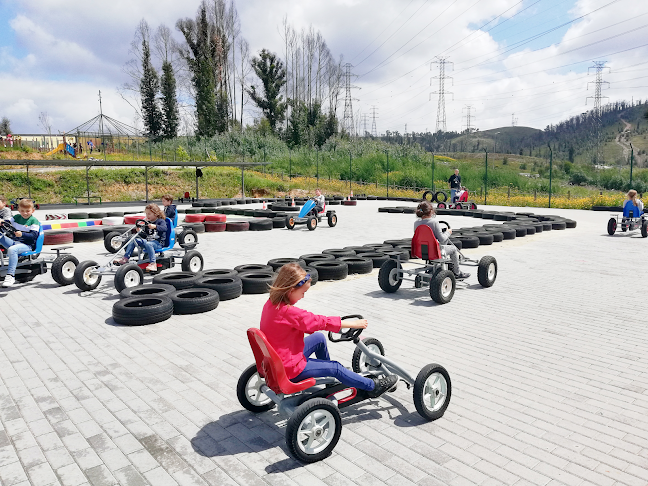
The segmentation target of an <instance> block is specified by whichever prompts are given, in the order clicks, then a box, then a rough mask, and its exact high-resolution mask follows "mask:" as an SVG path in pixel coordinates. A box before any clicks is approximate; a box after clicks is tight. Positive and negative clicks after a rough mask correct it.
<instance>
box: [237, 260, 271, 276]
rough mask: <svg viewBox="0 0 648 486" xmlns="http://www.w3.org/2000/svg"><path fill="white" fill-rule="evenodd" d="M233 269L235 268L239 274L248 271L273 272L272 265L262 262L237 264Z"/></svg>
mask: <svg viewBox="0 0 648 486" xmlns="http://www.w3.org/2000/svg"><path fill="white" fill-rule="evenodd" d="M234 270H236V271H237V272H238V273H239V274H241V273H250V272H274V270H273V268H272V266H270V265H264V264H263V263H250V264H246V265H239V266H238V267H234Z"/></svg>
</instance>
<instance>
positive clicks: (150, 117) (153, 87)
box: [140, 37, 162, 139]
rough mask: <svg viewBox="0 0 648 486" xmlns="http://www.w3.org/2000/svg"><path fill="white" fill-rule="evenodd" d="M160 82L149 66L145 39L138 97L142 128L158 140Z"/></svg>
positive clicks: (148, 51)
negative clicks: (140, 102)
mask: <svg viewBox="0 0 648 486" xmlns="http://www.w3.org/2000/svg"><path fill="white" fill-rule="evenodd" d="M159 89H160V80H159V78H158V74H157V72H156V71H155V68H154V67H153V65H152V64H151V50H150V46H149V40H148V38H147V37H144V38H143V39H142V80H141V81H140V96H141V97H142V117H143V119H144V128H145V129H146V132H147V134H148V136H149V137H150V138H152V139H157V138H159V136H160V134H161V133H162V113H161V112H160V107H159V105H158V100H157V94H158V91H159Z"/></svg>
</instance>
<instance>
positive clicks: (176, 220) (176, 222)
mask: <svg viewBox="0 0 648 486" xmlns="http://www.w3.org/2000/svg"><path fill="white" fill-rule="evenodd" d="M176 226H178V210H177V209H176V213H175V216H174V217H173V229H174V230H175V228H176Z"/></svg>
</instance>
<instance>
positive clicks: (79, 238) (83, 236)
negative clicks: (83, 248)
mask: <svg viewBox="0 0 648 486" xmlns="http://www.w3.org/2000/svg"><path fill="white" fill-rule="evenodd" d="M72 233H73V234H74V242H75V243H86V242H90V241H99V240H103V237H104V236H103V230H102V229H101V228H95V227H93V226H90V227H85V228H74V230H72Z"/></svg>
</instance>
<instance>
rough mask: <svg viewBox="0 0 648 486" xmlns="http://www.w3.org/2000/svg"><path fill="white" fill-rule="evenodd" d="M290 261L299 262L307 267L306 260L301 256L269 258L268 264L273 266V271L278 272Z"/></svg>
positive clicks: (301, 265)
mask: <svg viewBox="0 0 648 486" xmlns="http://www.w3.org/2000/svg"><path fill="white" fill-rule="evenodd" d="M288 263H297V264H299V266H300V267H302V268H304V267H306V261H305V260H302V259H301V258H273V259H272V260H268V265H270V266H271V267H272V271H274V272H278V271H279V269H280V268H281V267H283V266H284V265H286V264H288Z"/></svg>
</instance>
